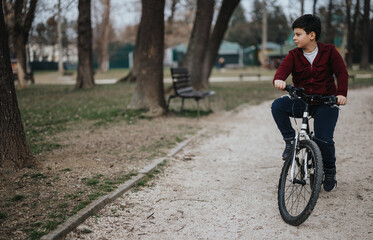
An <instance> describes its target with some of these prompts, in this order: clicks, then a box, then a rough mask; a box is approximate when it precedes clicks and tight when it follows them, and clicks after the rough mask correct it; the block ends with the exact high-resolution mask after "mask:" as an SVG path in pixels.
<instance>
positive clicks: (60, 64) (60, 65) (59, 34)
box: [57, 0, 64, 74]
mask: <svg viewBox="0 0 373 240" xmlns="http://www.w3.org/2000/svg"><path fill="white" fill-rule="evenodd" d="M57 11H58V13H57V15H58V16H57V38H58V72H59V73H60V74H63V72H64V69H63V47H62V28H61V21H62V20H61V12H62V10H61V0H58V4H57Z"/></svg>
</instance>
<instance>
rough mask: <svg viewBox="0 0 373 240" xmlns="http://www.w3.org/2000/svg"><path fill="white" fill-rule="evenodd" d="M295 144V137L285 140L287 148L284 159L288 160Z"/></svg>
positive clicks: (283, 155) (283, 154)
mask: <svg viewBox="0 0 373 240" xmlns="http://www.w3.org/2000/svg"><path fill="white" fill-rule="evenodd" d="M293 144H294V139H291V140H285V149H284V152H283V153H282V160H286V159H288V158H289V157H290V155H291V153H292V152H293Z"/></svg>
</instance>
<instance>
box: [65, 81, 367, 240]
mask: <svg viewBox="0 0 373 240" xmlns="http://www.w3.org/2000/svg"><path fill="white" fill-rule="evenodd" d="M372 91H373V88H366V89H360V90H351V91H350V92H349V103H348V105H347V106H345V107H343V108H342V111H341V112H340V118H339V122H338V125H337V130H336V134H335V141H336V143H337V145H336V147H337V171H338V173H337V177H338V188H337V190H336V191H334V192H331V193H327V192H324V191H322V192H321V193H320V197H319V200H318V203H317V205H316V208H315V210H314V212H313V214H312V215H311V216H310V218H309V219H308V220H307V221H306V222H305V223H304V224H302V225H301V226H299V227H293V226H289V225H287V224H285V223H284V222H283V221H282V219H281V217H280V214H279V211H278V207H277V184H278V178H279V175H280V170H281V167H282V163H283V162H282V160H281V159H280V155H281V152H282V148H283V143H282V140H281V137H280V134H279V132H278V130H277V129H276V128H275V125H274V122H273V120H272V117H271V114H270V104H271V103H270V102H265V103H263V104H261V105H259V106H242V107H241V108H240V109H239V110H238V111H236V112H231V113H227V114H224V115H223V116H215V117H209V118H207V119H204V120H203V124H206V126H207V125H208V128H209V129H210V131H208V132H209V133H208V134H207V135H206V136H203V137H202V138H201V139H200V140H199V141H197V142H193V143H192V144H190V145H188V146H187V147H186V148H185V149H184V150H183V151H182V152H181V153H179V154H178V155H177V157H176V158H174V159H170V160H169V161H168V162H169V164H168V166H167V168H166V169H165V171H164V172H163V173H162V174H160V175H159V177H158V178H157V179H155V180H153V185H152V186H150V187H145V188H143V189H141V190H140V191H137V192H133V191H130V192H128V193H126V194H125V195H123V197H121V198H119V199H118V200H117V201H115V202H114V203H112V204H110V205H108V206H107V207H105V208H104V209H103V210H101V211H100V212H99V214H98V215H97V216H94V217H91V218H89V219H87V221H85V222H84V224H82V225H81V226H79V227H78V229H77V230H75V231H74V232H72V233H70V234H69V235H68V236H67V238H66V239H102V240H103V239H274V238H276V239H285V238H286V239H298V238H299V237H301V238H303V239H310V238H313V239H373V161H372V156H373V148H372V146H371V144H372V142H373V104H372V103H373V94H372ZM87 229H89V230H90V231H92V232H91V233H84V232H85V231H86V230H87Z"/></svg>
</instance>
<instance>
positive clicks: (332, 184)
mask: <svg viewBox="0 0 373 240" xmlns="http://www.w3.org/2000/svg"><path fill="white" fill-rule="evenodd" d="M323 186H324V190H325V191H327V192H331V191H333V190H334V189H336V188H337V179H336V169H335V168H325V169H324V182H323Z"/></svg>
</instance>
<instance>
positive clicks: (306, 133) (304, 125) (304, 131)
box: [290, 102, 311, 183]
mask: <svg viewBox="0 0 373 240" xmlns="http://www.w3.org/2000/svg"><path fill="white" fill-rule="evenodd" d="M305 104H306V106H305V109H304V112H303V118H302V127H301V130H300V131H299V132H298V133H297V134H296V136H295V138H294V145H293V157H292V163H291V171H290V177H291V181H292V183H294V180H295V178H294V167H295V155H296V150H297V146H298V143H299V140H300V138H304V139H308V140H309V139H311V138H310V132H309V125H308V117H309V110H308V108H309V107H308V106H309V105H308V103H306V102H305ZM307 159H308V153H307V152H306V156H305V158H304V178H303V180H304V181H306V180H307V177H308V175H307Z"/></svg>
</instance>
